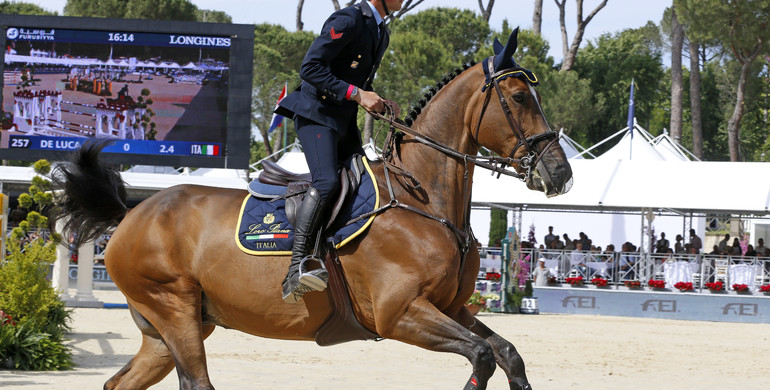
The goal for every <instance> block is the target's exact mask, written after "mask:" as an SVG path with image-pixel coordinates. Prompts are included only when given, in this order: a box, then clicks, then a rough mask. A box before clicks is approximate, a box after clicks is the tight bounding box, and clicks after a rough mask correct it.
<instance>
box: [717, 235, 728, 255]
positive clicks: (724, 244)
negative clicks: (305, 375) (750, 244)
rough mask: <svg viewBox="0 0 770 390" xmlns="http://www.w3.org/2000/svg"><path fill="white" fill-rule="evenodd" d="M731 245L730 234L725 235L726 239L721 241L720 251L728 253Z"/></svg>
mask: <svg viewBox="0 0 770 390" xmlns="http://www.w3.org/2000/svg"><path fill="white" fill-rule="evenodd" d="M728 245H730V233H726V234H725V238H724V239H723V240H721V241H719V251H720V252H722V253H727V246H728Z"/></svg>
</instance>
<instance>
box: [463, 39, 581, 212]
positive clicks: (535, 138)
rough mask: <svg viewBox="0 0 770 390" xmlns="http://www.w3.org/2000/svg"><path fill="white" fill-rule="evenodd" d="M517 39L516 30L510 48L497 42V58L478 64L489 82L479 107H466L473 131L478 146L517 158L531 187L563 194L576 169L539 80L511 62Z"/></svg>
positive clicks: (515, 162) (519, 169)
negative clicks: (548, 115) (549, 117)
mask: <svg viewBox="0 0 770 390" xmlns="http://www.w3.org/2000/svg"><path fill="white" fill-rule="evenodd" d="M517 36H518V28H517V29H516V30H514V31H513V33H512V34H511V37H510V38H509V39H508V42H507V44H506V46H503V45H502V44H500V42H498V41H497V39H495V44H494V50H495V55H494V56H492V57H489V58H487V59H485V60H484V61H482V63H481V64H480V67H481V69H482V70H483V71H484V77H485V81H484V83H483V86H482V87H481V88H480V90H479V94H478V95H477V97H478V102H479V104H477V105H472V106H471V107H469V108H468V109H469V110H471V111H472V112H471V115H469V116H468V117H469V118H472V120H471V121H470V122H469V125H470V131H472V132H473V134H472V137H473V138H474V139H475V141H476V142H477V143H478V144H479V145H482V146H484V147H486V148H488V149H490V150H492V151H494V152H495V153H497V154H499V155H500V156H503V157H509V158H511V159H513V166H514V168H515V169H516V171H517V172H518V173H519V174H521V175H523V176H524V181H525V182H526V184H527V187H528V188H530V189H532V190H537V191H542V192H544V193H545V194H546V196H549V197H550V196H556V195H560V194H564V193H566V192H567V191H569V190H570V188H571V187H572V169H571V168H570V165H569V162H568V161H567V156H566V155H565V154H564V150H562V148H561V146H560V145H559V136H558V133H556V132H554V131H553V130H551V128H550V127H549V125H548V122H547V121H546V119H545V115H544V114H543V110H542V108H541V107H540V95H538V94H537V92H536V91H535V88H534V87H535V86H537V84H538V81H537V78H536V77H535V75H534V74H533V73H532V72H530V71H528V70H526V69H524V68H522V67H520V66H519V65H518V64H516V62H515V61H514V60H513V57H512V55H513V53H514V52H515V51H516V47H517V45H518V42H517ZM495 101H497V102H495ZM482 102H483V103H482Z"/></svg>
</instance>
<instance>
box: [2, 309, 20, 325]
mask: <svg viewBox="0 0 770 390" xmlns="http://www.w3.org/2000/svg"><path fill="white" fill-rule="evenodd" d="M5 324H8V325H11V326H16V322H15V321H14V320H13V317H11V315H10V314H7V313H6V312H4V311H2V310H0V326H3V325H5Z"/></svg>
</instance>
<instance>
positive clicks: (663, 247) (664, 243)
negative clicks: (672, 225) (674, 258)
mask: <svg viewBox="0 0 770 390" xmlns="http://www.w3.org/2000/svg"><path fill="white" fill-rule="evenodd" d="M668 247H669V242H668V240H667V239H666V233H663V232H661V233H660V240H658V242H657V243H655V253H668Z"/></svg>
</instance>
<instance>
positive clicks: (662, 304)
mask: <svg viewBox="0 0 770 390" xmlns="http://www.w3.org/2000/svg"><path fill="white" fill-rule="evenodd" d="M642 311H657V312H659V313H676V301H675V300H667V299H648V300H646V301H644V303H642Z"/></svg>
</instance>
